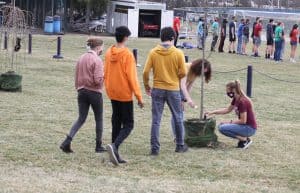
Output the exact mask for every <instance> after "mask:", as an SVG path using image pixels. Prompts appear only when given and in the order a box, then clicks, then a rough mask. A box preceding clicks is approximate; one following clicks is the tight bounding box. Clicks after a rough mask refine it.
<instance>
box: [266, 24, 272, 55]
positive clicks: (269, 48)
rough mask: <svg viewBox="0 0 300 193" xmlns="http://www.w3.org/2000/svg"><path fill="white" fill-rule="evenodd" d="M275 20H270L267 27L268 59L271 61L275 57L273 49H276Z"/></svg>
mask: <svg viewBox="0 0 300 193" xmlns="http://www.w3.org/2000/svg"><path fill="white" fill-rule="evenodd" d="M273 23H274V20H273V19H270V20H269V23H268V25H267V31H266V38H267V49H266V56H265V58H266V59H270V58H271V56H272V55H273V48H274V30H273V25H274V24H273Z"/></svg>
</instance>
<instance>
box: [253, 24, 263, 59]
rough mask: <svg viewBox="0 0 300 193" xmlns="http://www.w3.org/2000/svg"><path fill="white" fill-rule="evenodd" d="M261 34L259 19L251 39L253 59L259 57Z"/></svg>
mask: <svg viewBox="0 0 300 193" xmlns="http://www.w3.org/2000/svg"><path fill="white" fill-rule="evenodd" d="M261 32H262V20H261V19H259V20H258V22H257V24H256V25H255V27H254V32H253V35H254V36H253V39H254V54H253V56H254V57H259V54H258V50H259V47H260V45H261Z"/></svg>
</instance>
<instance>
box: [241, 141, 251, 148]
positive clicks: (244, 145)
mask: <svg viewBox="0 0 300 193" xmlns="http://www.w3.org/2000/svg"><path fill="white" fill-rule="evenodd" d="M251 144H252V140H251V139H250V138H247V141H244V142H243V147H242V148H243V149H247V148H248V147H249V146H250V145H251Z"/></svg>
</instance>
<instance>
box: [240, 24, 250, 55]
mask: <svg viewBox="0 0 300 193" xmlns="http://www.w3.org/2000/svg"><path fill="white" fill-rule="evenodd" d="M249 36H250V28H249V19H246V22H245V25H244V27H243V46H242V54H243V55H247V54H246V48H247V44H248V43H249Z"/></svg>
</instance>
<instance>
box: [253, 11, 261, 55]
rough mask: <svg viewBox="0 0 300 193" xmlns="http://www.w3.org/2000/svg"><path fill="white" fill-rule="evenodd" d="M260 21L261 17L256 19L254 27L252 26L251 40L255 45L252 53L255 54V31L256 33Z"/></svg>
mask: <svg viewBox="0 0 300 193" xmlns="http://www.w3.org/2000/svg"><path fill="white" fill-rule="evenodd" d="M259 20H260V17H256V19H255V21H254V22H253V25H252V33H251V38H252V43H253V46H252V53H253V54H254V51H255V50H254V49H255V39H254V31H255V26H256V24H258V21H259Z"/></svg>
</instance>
